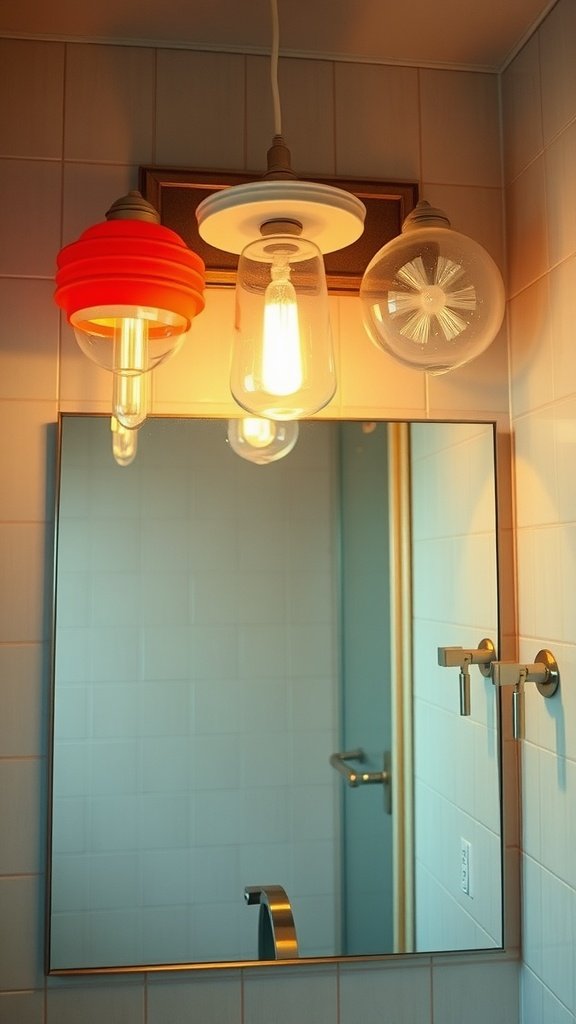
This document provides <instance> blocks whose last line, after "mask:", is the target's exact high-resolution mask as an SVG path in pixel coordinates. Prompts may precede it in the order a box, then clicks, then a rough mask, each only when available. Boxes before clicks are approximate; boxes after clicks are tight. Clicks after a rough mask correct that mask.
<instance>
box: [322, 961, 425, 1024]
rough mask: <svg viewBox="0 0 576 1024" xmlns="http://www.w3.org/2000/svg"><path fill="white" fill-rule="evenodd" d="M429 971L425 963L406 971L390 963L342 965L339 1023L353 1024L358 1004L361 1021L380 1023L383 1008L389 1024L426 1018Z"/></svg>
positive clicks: (356, 1017)
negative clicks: (366, 966)
mask: <svg viewBox="0 0 576 1024" xmlns="http://www.w3.org/2000/svg"><path fill="white" fill-rule="evenodd" d="M430 999H431V971H430V967H429V966H428V965H427V964H419V965H418V966H417V967H416V968H415V969H410V970H407V969H406V968H403V967H401V968H398V967H393V966H381V967H378V968H377V967H372V968H364V969H362V967H349V966H346V967H342V968H341V970H340V1019H341V1022H342V1024H355V1022H356V1021H357V1020H358V1007H359V1006H362V1005H363V1004H364V1003H365V1004H366V1011H364V1012H363V1013H362V1020H363V1022H364V1024H379V1022H380V1021H382V1007H384V1006H385V1007H386V1008H387V1009H386V1011H385V1012H386V1018H387V1019H388V1020H389V1021H390V1024H410V1022H412V1021H416V1020H421V1021H424V1020H428V1019H429V1018H430V1014H431V1003H430Z"/></svg>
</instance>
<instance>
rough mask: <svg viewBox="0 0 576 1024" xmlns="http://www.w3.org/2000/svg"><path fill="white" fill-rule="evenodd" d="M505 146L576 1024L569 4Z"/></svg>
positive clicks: (524, 604)
mask: <svg viewBox="0 0 576 1024" xmlns="http://www.w3.org/2000/svg"><path fill="white" fill-rule="evenodd" d="M503 86H504V92H503V96H504V138H505V142H506V146H505V172H506V183H507V189H506V197H507V218H508V227H509V243H510V244H509V268H510V269H509V279H510V289H511V296H512V298H511V303H510V325H511V403H512V415H513V424H514V437H515V450H516V458H515V464H516V519H517V526H518V534H517V537H518V541H517V543H518V611H519V633H520V655H521V657H522V658H524V659H526V660H527V661H532V660H533V659H534V657H535V655H536V653H537V652H538V651H539V650H540V649H541V648H549V649H551V650H552V652H553V653H554V654H555V655H556V657H557V659H558V662H559V665H560V673H561V689H560V693H559V695H557V696H556V697H555V698H554V699H553V700H550V701H545V700H544V699H543V698H542V697H540V695H539V694H538V692H537V691H536V688H535V687H534V686H530V685H529V686H528V687H527V694H526V730H525V740H524V742H523V744H522V776H523V778H522V781H523V834H522V846H523V851H524V853H523V876H524V898H523V921H524V935H523V941H524V966H523V970H522V1021H523V1024H539V1022H541V1021H542V1022H547V1021H552V1020H554V1021H558V1022H562V1024H571V1022H574V1020H576V989H575V985H576V960H575V952H574V951H575V948H576V861H575V858H574V848H575V841H576V814H575V807H576V694H575V689H574V682H575V669H576V646H575V633H574V623H575V621H576V601H575V598H574V568H575V565H576V526H575V521H576V491H575V489H574V461H575V458H576V349H575V346H574V289H575V285H576V192H575V188H574V185H575V182H576V3H575V2H574V0H560V2H559V3H558V4H557V5H556V7H555V8H554V9H553V10H552V12H551V13H550V15H549V16H548V18H547V19H546V20H545V21H544V23H543V24H542V26H541V27H540V29H539V31H538V32H537V33H536V34H535V35H534V36H533V37H532V38H531V39H530V41H529V42H528V43H527V45H526V46H525V47H524V49H523V50H522V51H521V53H520V54H519V55H518V56H517V57H516V59H515V61H514V62H513V63H512V64H511V66H510V67H509V68H508V69H507V71H506V72H505V74H504V79H503Z"/></svg>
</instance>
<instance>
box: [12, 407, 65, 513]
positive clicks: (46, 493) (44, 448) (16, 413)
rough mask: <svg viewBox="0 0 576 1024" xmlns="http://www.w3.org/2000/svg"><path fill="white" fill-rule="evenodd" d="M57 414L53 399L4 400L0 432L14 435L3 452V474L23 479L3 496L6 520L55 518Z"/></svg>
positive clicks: (19, 479)
mask: <svg viewBox="0 0 576 1024" xmlns="http://www.w3.org/2000/svg"><path fill="white" fill-rule="evenodd" d="M54 414H55V409H54V403H53V402H0V435H1V436H2V437H4V438H10V443H9V444H5V445H4V446H3V447H2V450H1V451H0V476H1V477H2V479H4V480H9V479H16V478H18V482H19V486H18V487H17V488H5V489H4V491H3V493H2V497H1V498H0V520H2V521H4V522H6V521H15V520H20V521H34V520H35V521H36V522H41V521H43V520H44V519H52V517H53V508H52V500H53V498H52V495H53V483H54V481H53V479H52V477H53V476H54V473H53V455H54V447H55V443H54V440H55V439H54V433H55V431H54V429H53V421H54ZM22 467H26V472H23V469H22Z"/></svg>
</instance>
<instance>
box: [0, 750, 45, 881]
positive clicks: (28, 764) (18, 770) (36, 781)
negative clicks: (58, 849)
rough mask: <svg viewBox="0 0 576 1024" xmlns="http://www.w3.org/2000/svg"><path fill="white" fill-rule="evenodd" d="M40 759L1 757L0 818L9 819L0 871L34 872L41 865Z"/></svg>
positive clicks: (9, 873)
mask: <svg viewBox="0 0 576 1024" xmlns="http://www.w3.org/2000/svg"><path fill="white" fill-rule="evenodd" d="M43 768H44V764H43V762H42V761H40V760H39V759H36V758H34V759H32V758H30V759H20V758H18V759H13V760H0V818H1V820H2V821H10V822H11V825H10V828H9V829H7V831H6V834H5V837H4V840H3V842H2V850H1V852H0V874H3V875H23V874H35V873H36V872H38V871H39V870H41V868H42V862H43V845H44V843H43V836H42V834H41V832H42V825H43V823H44V815H43V813H42V801H41V784H42V780H43Z"/></svg>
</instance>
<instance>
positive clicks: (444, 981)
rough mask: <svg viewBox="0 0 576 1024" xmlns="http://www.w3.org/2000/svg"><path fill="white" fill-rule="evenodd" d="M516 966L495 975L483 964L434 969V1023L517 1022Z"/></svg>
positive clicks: (499, 1023)
mask: <svg viewBox="0 0 576 1024" xmlns="http://www.w3.org/2000/svg"><path fill="white" fill-rule="evenodd" d="M518 973H519V967H518V964H517V963H506V964H504V963H502V964H500V965H499V969H498V971H497V972H496V971H494V970H493V968H492V967H491V966H490V965H489V964H486V963H484V964H483V963H478V964H474V965H472V964H470V965H465V964H457V965H456V964H455V965H454V966H448V965H446V966H442V967H436V968H435V969H434V1020H436V1019H438V1020H439V1021H441V1022H442V1024H461V1021H463V1020H465V1021H466V1022H467V1024H483V1022H484V1021H485V1020H486V1018H487V1017H489V1019H490V1020H491V1021H492V1022H493V1024H509V1022H510V1021H514V1020H517V1019H518V1010H519V1005H518V1003H519V1000H518Z"/></svg>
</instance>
